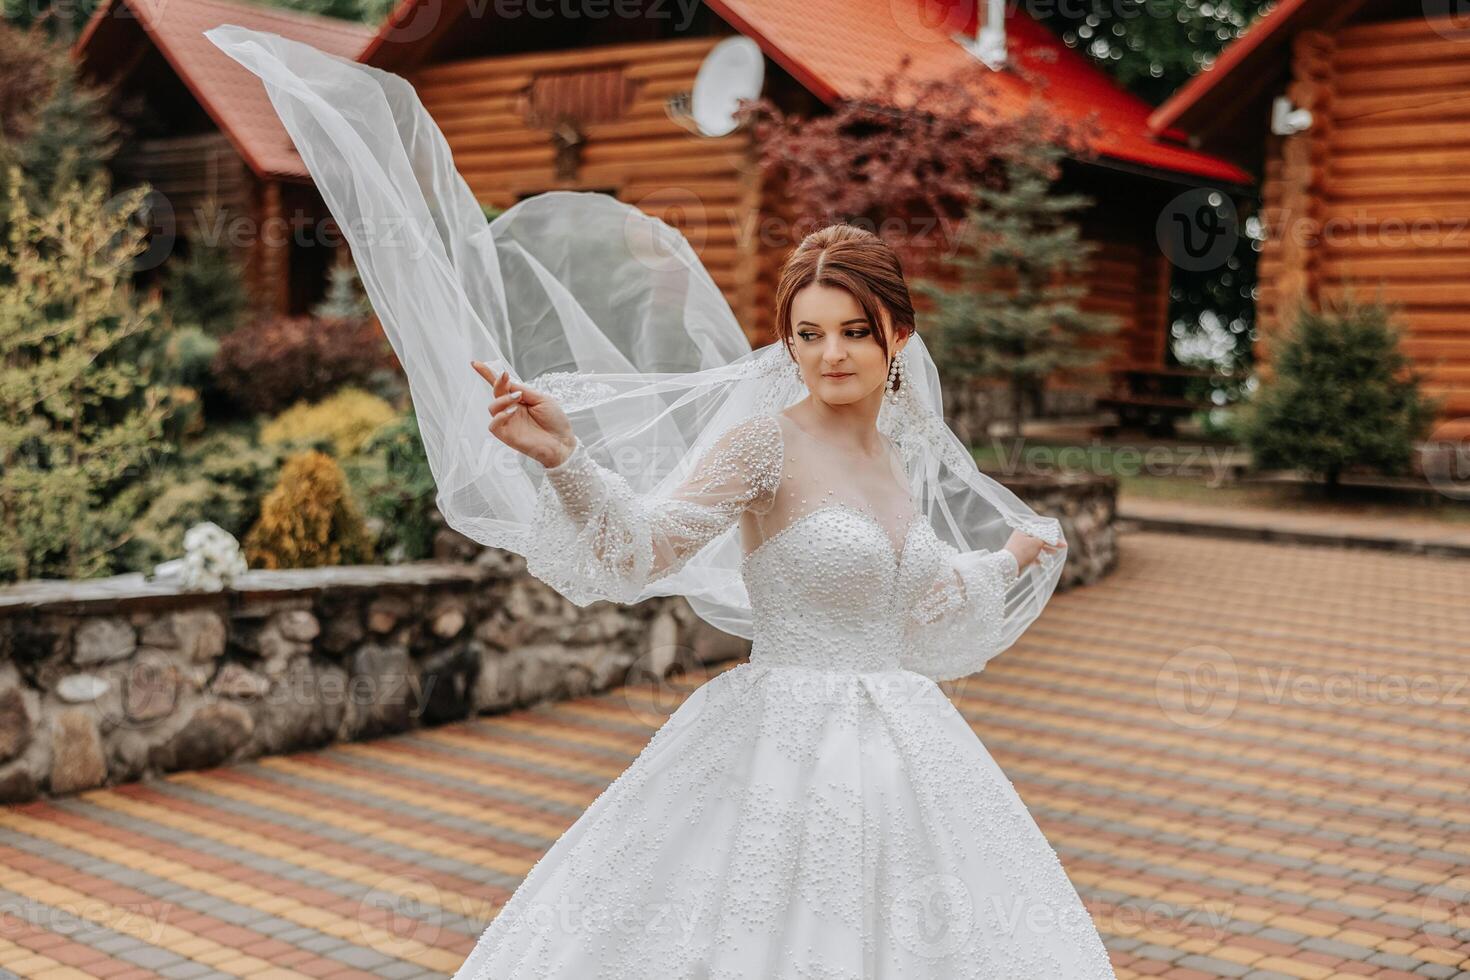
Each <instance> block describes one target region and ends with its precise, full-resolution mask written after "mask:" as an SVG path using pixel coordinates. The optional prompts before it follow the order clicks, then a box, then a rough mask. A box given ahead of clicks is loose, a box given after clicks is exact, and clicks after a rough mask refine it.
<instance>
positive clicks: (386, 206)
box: [204, 24, 1066, 656]
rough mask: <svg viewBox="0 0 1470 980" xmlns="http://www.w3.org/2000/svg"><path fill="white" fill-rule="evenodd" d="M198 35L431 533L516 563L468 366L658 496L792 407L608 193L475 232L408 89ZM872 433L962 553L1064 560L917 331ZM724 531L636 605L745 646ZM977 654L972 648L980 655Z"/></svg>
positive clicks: (656, 227) (784, 367)
mask: <svg viewBox="0 0 1470 980" xmlns="http://www.w3.org/2000/svg"><path fill="white" fill-rule="evenodd" d="M204 33H205V35H206V36H207V37H208V38H209V39H210V40H211V41H212V42H213V43H214V44H216V45H217V46H219V47H220V48H221V49H222V50H223V51H224V52H225V53H226V54H228V55H229V56H230V57H231V58H233V59H235V60H236V61H238V62H239V63H240V64H241V65H243V66H244V67H245V68H247V69H249V70H250V71H251V72H254V73H255V74H256V75H258V76H260V78H261V80H262V81H263V82H264V84H265V88H266V91H267V93H268V94H269V96H270V100H271V103H272V105H273V106H274V108H275V110H276V112H277V113H278V114H279V115H280V117H281V120H282V122H283V123H284V124H285V128H286V131H287V132H288V133H289V135H290V137H291V139H292V140H293V141H294V143H295V145H296V148H297V149H298V151H299V152H300V154H301V157H302V159H303V160H304V162H305V164H306V166H307V168H308V170H309V171H310V173H311V176H312V178H313V179H314V181H315V183H316V186H317V188H318V190H319V191H320V193H321V194H322V197H323V199H324V200H325V202H326V204H327V207H328V208H329V209H330V211H331V213H332V216H333V218H334V219H335V220H336V222H337V224H338V226H339V227H340V228H341V231H342V233H343V235H344V236H345V238H346V240H347V243H348V244H349V246H350V247H351V251H352V256H353V259H354V261H355V262H356V265H357V269H358V272H359V274H360V277H361V279H362V282H363V285H364V287H365V289H366V291H367V294H368V297H369V299H370V300H371V302H372V305H373V308H374V310H375V311H376V313H377V315H378V318H379V319H380V320H381V322H382V324H383V327H384V330H385V331H386V332H387V335H388V338H389V341H390V342H391V344H392V345H393V349H394V351H395V352H396V353H397V355H398V358H399V361H400V362H401V363H402V365H403V368H404V371H405V372H406V374H407V376H408V381H409V388H410V391H411V394H412V399H413V404H414V409H415V412H416V414H417V417H418V424H419V429H420V432H421V434H422V437H423V443H424V448H425V451H426V453H427V456H428V461H429V465H430V467H431V469H432V472H433V476H434V480H435V482H436V484H437V487H438V495H437V504H438V507H439V509H440V511H441V512H442V513H443V515H444V518H445V520H446V521H447V522H448V523H449V524H450V526H452V527H453V528H455V529H456V530H458V531H460V532H461V533H463V534H465V535H466V536H468V537H470V538H472V539H474V540H476V541H478V542H481V543H483V544H485V545H493V546H497V547H500V548H505V549H508V550H511V551H515V552H518V553H522V554H524V553H525V541H526V538H525V535H526V534H527V528H528V518H529V516H530V514H531V512H532V507H533V504H534V501H535V499H536V493H537V488H538V485H539V482H540V480H542V479H543V477H542V475H541V474H542V472H543V471H542V469H541V466H540V464H538V463H535V462H532V461H530V460H528V459H526V458H525V457H523V456H521V455H520V454H519V453H517V452H515V451H514V450H512V449H510V448H509V447H507V446H505V445H504V444H503V443H501V442H500V441H499V440H497V439H495V438H494V437H493V436H491V435H490V434H489V432H488V431H487V430H486V425H487V422H488V415H487V413H486V410H485V409H486V405H487V404H488V402H489V399H490V394H489V390H488V387H487V386H486V385H485V383H484V381H483V379H481V378H480V377H479V376H478V375H477V374H476V373H475V372H474V371H473V369H472V368H471V367H470V361H471V359H476V360H481V361H484V362H486V363H488V364H490V365H492V366H495V367H496V368H497V369H505V368H508V369H509V370H510V371H511V372H512V376H514V377H516V378H518V379H519V380H521V381H523V382H525V383H526V384H528V385H530V386H531V387H533V388H538V389H541V390H545V391H549V392H551V393H552V394H554V395H555V396H556V397H557V398H558V399H560V400H561V402H562V404H563V406H564V407H565V409H566V411H567V414H568V416H569V417H570V418H571V420H572V425H573V427H574V429H575V431H576V434H577V436H578V438H579V439H580V440H581V441H582V442H583V443H585V444H586V445H587V447H588V449H589V451H590V452H591V453H592V455H593V457H594V458H595V459H597V460H598V461H599V462H601V463H603V464H604V465H607V466H609V467H611V468H613V469H614V470H616V471H617V472H618V473H620V474H622V475H623V476H624V477H625V478H626V479H627V480H628V481H629V483H630V485H631V486H632V487H633V489H634V490H637V491H640V492H647V493H654V494H657V493H660V492H666V491H668V490H670V489H672V488H673V487H674V486H675V485H676V484H677V483H678V482H679V480H680V479H681V478H682V477H683V476H684V475H686V474H687V473H688V471H689V468H690V467H691V466H692V464H693V462H694V461H695V460H696V459H697V458H698V457H699V456H700V455H701V454H702V453H703V452H704V451H705V450H707V449H708V448H709V447H710V445H711V444H712V443H713V441H714V439H715V438H716V437H717V436H718V435H719V434H720V433H721V432H723V431H724V430H725V429H726V428H728V427H729V426H730V425H732V424H734V423H736V422H738V421H740V420H742V419H744V418H747V417H749V416H751V415H753V414H755V413H759V412H771V411H778V410H780V409H781V408H784V407H785V406H787V405H790V404H792V403H794V402H796V401H799V400H800V399H802V398H803V397H805V396H806V394H807V390H806V388H805V386H804V385H803V384H802V382H801V379H800V376H799V374H798V373H797V371H796V368H795V366H794V365H793V363H792V362H791V359H790V356H789V355H788V354H787V352H786V350H785V347H784V346H783V345H782V344H781V343H779V342H773V343H771V344H767V345H766V346H763V347H761V348H759V349H755V350H752V349H751V347H750V343H749V341H748V340H747V339H746V337H745V335H744V333H743V331H742V330H741V329H740V325H739V324H738V323H737V322H736V320H735V317H734V315H733V313H732V312H731V310H730V307H729V305H728V303H727V302H726V301H725V299H724V296H723V295H722V293H721V292H720V290H719V288H718V287H717V286H716V285H715V283H714V281H713V280H712V279H711V278H710V276H709V274H708V272H707V271H706V270H705V268H704V266H703V265H702V264H701V263H700V261H699V259H698V257H697V256H696V255H695V254H694V251H693V249H692V248H691V247H690V245H689V243H688V242H687V241H686V240H685V239H684V237H683V236H682V235H681V234H680V233H679V232H678V231H677V230H675V229H674V228H672V227H671V226H669V225H668V224H666V223H665V222H663V221H661V220H659V219H658V218H655V217H652V216H649V215H647V214H645V213H644V212H642V211H640V210H639V209H637V208H635V207H632V206H630V205H627V204H624V203H622V202H619V201H618V200H616V199H615V198H613V197H610V196H608V195H605V194H599V193H590V192H561V191H557V192H550V193H545V194H540V195H538V196H535V197H531V198H528V199H527V200H524V201H522V202H520V203H518V204H516V205H515V206H513V207H512V208H510V209H509V210H507V211H505V212H504V213H502V214H501V215H499V216H498V217H497V218H495V219H494V220H493V221H488V220H487V219H486V217H485V215H484V212H483V211H482V209H481V207H480V205H479V203H478V202H477V201H476V199H475V197H474V195H473V194H472V193H471V192H470V189H469V187H468V185H467V184H466V183H465V181H464V180H463V178H462V177H461V176H460V174H459V172H458V170H457V169H456V168H455V165H454V161H453V158H452V156H451V153H450V150H449V146H448V144H447V143H446V142H445V139H444V137H443V134H442V133H441V132H440V130H439V128H438V126H437V125H436V124H435V122H434V121H433V119H432V118H431V117H430V116H429V114H428V113H427V111H426V110H425V109H424V107H423V105H422V104H421V103H420V101H419V99H418V96H417V94H416V93H415V91H414V89H413V87H412V86H411V85H410V84H409V83H408V82H407V81H405V80H404V79H402V78H400V77H399V76H397V75H394V74H392V73H390V72H386V71H383V70H381V69H377V68H373V67H370V66H366V65H361V64H357V63H355V62H352V61H348V60H346V59H343V58H340V57H337V56H335V55H329V54H326V53H325V52H322V51H320V50H318V49H316V48H314V47H311V46H310V45H307V44H303V43H301V42H297V41H292V40H288V39H286V38H283V37H280V36H278V35H276V34H271V33H266V32H260V31H253V30H249V29H246V28H242V27H238V26H235V25H232V24H226V25H222V26H219V27H215V28H212V29H211V30H208V31H205V32H204ZM904 359H905V362H906V363H905V364H904V367H905V369H906V373H905V383H904V384H903V385H902V388H901V394H900V396H899V397H898V398H897V399H896V400H895V399H890V398H885V400H884V405H883V408H882V410H881V412H880V415H879V419H878V426H879V428H880V429H881V430H882V431H884V432H885V433H886V434H887V435H888V436H889V437H890V438H891V439H893V441H894V443H895V444H896V445H897V446H898V447H899V450H900V452H901V454H902V455H903V457H904V461H905V465H906V467H907V472H908V474H909V477H910V480H911V489H912V491H913V493H914V499H915V502H916V503H917V504H918V506H919V508H920V510H921V511H922V512H923V513H925V514H926V515H927V516H928V518H929V519H930V521H931V522H932V524H933V526H934V529H935V532H936V533H937V534H938V536H939V537H940V538H941V539H943V540H945V541H948V542H950V543H952V544H953V545H954V546H955V547H957V548H958V549H959V550H961V551H971V550H977V549H980V550H994V549H997V548H999V547H1001V546H1002V545H1003V544H1004V543H1005V541H1006V539H1007V538H1008V537H1009V535H1010V532H1011V530H1012V529H1013V528H1018V529H1021V530H1023V531H1025V532H1026V533H1028V534H1032V535H1034V536H1035V537H1038V538H1041V539H1043V540H1046V541H1049V542H1051V543H1061V544H1063V545H1065V539H1064V538H1063V536H1062V531H1061V527H1060V524H1059V523H1058V522H1057V521H1056V520H1055V519H1053V518H1049V517H1041V516H1038V515H1037V514H1036V513H1035V511H1033V510H1032V509H1031V508H1030V507H1028V506H1027V505H1026V504H1025V503H1024V502H1022V501H1021V500H1020V499H1019V498H1018V497H1016V496H1015V494H1013V493H1012V492H1011V491H1010V490H1008V489H1007V488H1006V487H1004V486H1002V485H1001V484H1000V483H998V482H996V481H995V480H993V479H992V478H990V477H988V476H986V475H985V474H983V473H981V472H980V471H979V469H978V468H977V467H976V465H975V462H974V460H973V458H972V457H971V455H970V453H969V452H968V450H967V449H966V447H965V446H964V444H962V443H961V442H960V440H959V439H958V438H957V437H956V436H955V435H954V433H953V432H952V431H951V430H950V429H949V427H948V425H946V423H945V422H944V419H943V402H942V401H941V397H940V386H939V378H938V374H937V372H936V370H935V367H934V362H933V360H932V358H931V357H930V355H929V353H928V351H927V349H926V348H925V345H924V342H923V339H922V337H920V336H918V335H915V336H914V337H913V339H912V340H911V341H910V342H909V344H908V345H907V347H906V348H905V351H904ZM1065 556H1066V552H1065V549H1063V550H1059V551H1057V552H1054V553H1047V552H1043V553H1042V556H1041V558H1040V560H1039V561H1038V562H1036V563H1033V564H1032V565H1029V566H1028V567H1027V568H1026V569H1025V570H1024V571H1023V572H1022V574H1021V576H1020V577H1019V578H1018V579H1017V580H1016V582H1015V584H1014V585H1013V586H1012V587H1011V589H1010V592H1009V593H1008V595H1007V602H1006V607H1005V622H1004V627H1003V629H1002V630H1001V633H1000V636H999V638H998V639H993V640H988V641H986V642H989V643H990V644H991V645H992V649H990V650H989V651H981V653H982V654H984V653H988V654H989V655H990V656H993V655H994V654H996V653H999V652H1000V651H1001V650H1004V649H1005V648H1006V647H1008V646H1009V645H1010V644H1011V643H1013V642H1014V641H1015V639H1016V638H1017V637H1018V636H1019V635H1020V634H1021V632H1022V631H1024V630H1025V629H1026V627H1027V626H1029V625H1030V623H1031V622H1032V621H1033V620H1034V619H1035V618H1036V616H1037V615H1039V614H1040V612H1041V609H1042V607H1043V606H1044V605H1045V604H1046V602H1047V601H1048V599H1049V598H1050V597H1051V595H1052V593H1053V591H1054V589H1055V587H1056V584H1057V581H1058V579H1059V577H1060V575H1061V570H1062V565H1063V562H1064V560H1065ZM741 557H742V549H741V543H740V539H739V530H738V525H737V526H736V527H732V528H731V529H730V530H729V531H728V532H726V533H724V534H722V535H720V536H719V537H717V538H715V539H714V540H713V541H711V542H710V543H709V544H708V545H706V546H705V547H704V548H703V549H702V550H701V551H700V552H699V553H698V554H696V555H695V556H694V557H693V558H692V559H691V560H690V561H688V562H687V563H686V564H685V565H684V566H683V567H682V568H680V569H679V570H678V571H677V572H675V573H674V574H672V575H669V576H666V577H664V578H661V579H658V580H656V581H654V582H652V583H650V584H649V585H648V586H647V587H646V589H645V591H644V593H643V594H642V595H640V596H639V598H640V599H642V598H646V597H648V596H653V595H684V596H687V597H688V600H689V602H690V604H691V605H692V607H693V608H694V610H695V611H696V612H697V613H698V614H699V615H700V616H701V617H703V618H704V619H705V620H706V621H708V622H710V623H712V624H713V625H715V626H717V627H719V628H720V629H723V630H725V631H727V632H730V633H733V634H736V635H738V636H743V637H747V638H749V637H750V636H751V632H752V630H751V611H750V601H749V598H748V596H747V594H746V590H745V587H744V584H743V581H742V578H741V567H740V566H741ZM977 642H980V641H978V640H977Z"/></svg>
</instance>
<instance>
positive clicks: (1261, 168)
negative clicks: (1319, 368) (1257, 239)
mask: <svg viewBox="0 0 1470 980" xmlns="http://www.w3.org/2000/svg"><path fill="white" fill-rule="evenodd" d="M1434 7H1435V5H1434V4H1429V5H1422V4H1418V3H1413V4H1409V3H1403V2H1398V0H1395V2H1387V0H1384V2H1374V0H1283V2H1282V3H1280V4H1278V5H1277V6H1276V7H1275V8H1273V9H1272V11H1271V12H1269V13H1267V14H1265V15H1263V16H1262V17H1260V18H1259V19H1258V20H1257V22H1256V23H1254V24H1253V25H1252V26H1251V27H1250V29H1249V30H1248V31H1247V32H1246V33H1245V34H1244V35H1242V36H1241V37H1240V39H1238V40H1237V41H1235V42H1234V43H1233V44H1232V45H1230V46H1229V47H1227V48H1226V49H1225V50H1224V51H1223V52H1222V53H1221V55H1220V57H1219V58H1218V60H1217V61H1216V62H1215V64H1214V65H1213V66H1212V67H1211V68H1210V69H1209V70H1207V71H1205V72H1202V73H1201V74H1199V75H1198V76H1196V77H1195V78H1194V79H1192V80H1191V81H1190V83H1189V84H1188V85H1186V86H1184V87H1183V88H1181V89H1180V90H1179V91H1178V92H1177V93H1175V95H1174V96H1173V97H1172V98H1171V99H1170V100H1169V101H1167V102H1166V103H1165V104H1164V105H1162V106H1160V107H1159V109H1158V110H1157V111H1156V112H1155V113H1154V114H1153V116H1152V118H1151V119H1150V122H1149V124H1150V127H1151V129H1152V130H1153V131H1154V132H1155V133H1156V134H1164V133H1166V132H1169V131H1173V132H1175V133H1177V134H1183V135H1187V137H1188V140H1189V142H1190V144H1191V145H1193V146H1195V147H1197V148H1199V149H1202V150H1205V151H1208V152H1211V153H1218V154H1220V155H1221V156H1224V157H1226V158H1228V159H1230V160H1232V161H1233V162H1235V163H1236V164H1238V165H1239V166H1241V167H1243V168H1245V169H1248V170H1250V171H1251V172H1253V173H1256V174H1259V175H1260V177H1261V183H1262V201H1263V207H1264V211H1263V216H1264V218H1265V225H1266V231H1267V236H1268V237H1267V239H1266V241H1265V242H1264V247H1263V251H1262V255H1261V264H1260V277H1261V289H1260V297H1259V309H1258V318H1257V319H1258V323H1259V327H1258V330H1259V337H1260V339H1259V341H1258V343H1257V348H1256V351H1257V358H1258V361H1260V362H1261V363H1262V366H1263V368H1264V369H1265V370H1266V371H1267V372H1269V369H1270V361H1271V348H1272V344H1273V341H1275V340H1276V339H1277V338H1278V337H1279V336H1280V334H1281V332H1282V331H1283V330H1284V329H1286V328H1287V327H1289V326H1290V322H1291V316H1292V313H1293V311H1294V310H1295V309H1296V308H1297V307H1298V305H1299V304H1301V303H1303V302H1306V303H1309V304H1316V303H1320V302H1322V301H1323V300H1325V299H1329V298H1330V297H1331V296H1332V295H1334V294H1340V293H1341V292H1342V291H1343V290H1345V289H1348V288H1351V289H1352V290H1353V292H1354V293H1356V294H1357V295H1359V296H1361V297H1364V298H1371V297H1372V296H1374V295H1382V296H1383V298H1385V299H1386V300H1388V301H1390V302H1393V303H1397V304H1400V320H1399V322H1400V325H1401V326H1402V328H1403V331H1404V333H1403V348H1404V350H1405V352H1406V353H1407V354H1408V355H1409V356H1410V357H1411V358H1412V360H1413V361H1414V364H1415V367H1416V368H1417V369H1418V370H1421V371H1422V372H1423V373H1424V374H1425V376H1426V381H1425V389H1426V391H1427V392H1428V393H1429V394H1432V395H1437V396H1440V397H1442V398H1444V400H1445V401H1444V406H1443V408H1442V410H1441V415H1440V418H1439V420H1438V423H1437V425H1436V427H1435V430H1434V432H1433V434H1432V437H1431V438H1432V439H1433V440H1434V441H1445V442H1452V441H1456V440H1463V439H1467V438H1470V285H1467V277H1470V220H1467V219H1470V191H1467V190H1466V189H1465V187H1464V186H1463V181H1462V180H1461V174H1462V171H1461V169H1460V168H1461V167H1464V166H1466V165H1467V164H1470V23H1467V22H1466V21H1465V20H1464V19H1463V18H1455V17H1451V16H1447V15H1444V14H1440V15H1436V14H1434V13H1433V8H1434ZM1441 7H1443V8H1444V9H1446V10H1447V9H1448V7H1447V6H1446V5H1441ZM1426 10H1428V11H1430V13H1429V14H1428V15H1426ZM1279 100H1284V101H1279ZM1295 110H1305V111H1306V112H1307V113H1310V118H1309V119H1308V118H1307V117H1306V116H1305V115H1301V114H1299V115H1298V116H1297V117H1296V118H1295V119H1292V118H1291V117H1290V113H1291V112H1292V111H1295ZM1273 115H1275V116H1276V117H1277V118H1276V120H1275V123H1274V124H1273Z"/></svg>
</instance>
